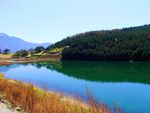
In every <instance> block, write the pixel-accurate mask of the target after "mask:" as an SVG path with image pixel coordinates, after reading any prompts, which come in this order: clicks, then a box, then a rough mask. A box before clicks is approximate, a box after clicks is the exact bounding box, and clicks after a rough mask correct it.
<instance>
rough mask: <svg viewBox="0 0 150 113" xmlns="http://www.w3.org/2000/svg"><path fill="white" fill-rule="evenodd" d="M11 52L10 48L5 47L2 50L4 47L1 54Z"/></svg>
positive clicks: (0, 51)
mask: <svg viewBox="0 0 150 113" xmlns="http://www.w3.org/2000/svg"><path fill="white" fill-rule="evenodd" d="M9 53H10V49H7V48H6V49H4V50H2V49H0V54H9Z"/></svg>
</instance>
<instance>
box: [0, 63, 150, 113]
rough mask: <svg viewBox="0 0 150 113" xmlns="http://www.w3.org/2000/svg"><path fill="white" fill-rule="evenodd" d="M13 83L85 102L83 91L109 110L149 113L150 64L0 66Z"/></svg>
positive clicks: (0, 70) (34, 64)
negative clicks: (114, 108)
mask: <svg viewBox="0 0 150 113" xmlns="http://www.w3.org/2000/svg"><path fill="white" fill-rule="evenodd" d="M0 72H3V73H4V74H5V77H7V78H11V79H14V80H21V81H24V82H30V83H33V84H34V85H36V86H38V87H41V88H45V89H48V90H50V91H57V92H62V93H64V94H66V95H72V96H78V97H80V98H82V99H84V100H86V90H87V88H88V89H89V90H91V91H92V92H93V95H94V96H95V98H96V99H97V100H98V101H99V102H101V103H106V104H107V105H108V106H109V107H113V106H116V105H119V106H120V108H121V109H123V111H125V112H127V113H150V62H145V63H144V62H134V63H128V62H81V61H65V62H57V63H52V62H38V63H29V64H13V65H9V66H1V67H0Z"/></svg>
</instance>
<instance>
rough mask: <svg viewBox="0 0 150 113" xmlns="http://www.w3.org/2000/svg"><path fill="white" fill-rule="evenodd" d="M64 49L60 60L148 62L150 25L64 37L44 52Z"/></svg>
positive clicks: (149, 54) (149, 58)
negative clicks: (59, 48)
mask: <svg viewBox="0 0 150 113" xmlns="http://www.w3.org/2000/svg"><path fill="white" fill-rule="evenodd" d="M66 46H67V48H65V49H64V50H63V51H62V59H63V60H118V61H120V60H133V61H134V60H135V61H145V60H150V25H144V26H138V27H130V28H123V29H114V30H103V31H92V32H85V33H81V34H77V35H74V36H70V37H67V38H65V39H63V40H62V41H59V42H57V43H55V44H53V45H51V46H49V47H48V48H47V50H50V49H53V48H58V47H66Z"/></svg>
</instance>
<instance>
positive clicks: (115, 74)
mask: <svg viewBox="0 0 150 113" xmlns="http://www.w3.org/2000/svg"><path fill="white" fill-rule="evenodd" d="M21 65H22V66H29V65H32V66H35V67H37V68H42V67H45V68H47V69H49V70H52V71H57V72H59V73H63V74H64V75H66V76H70V77H74V78H78V79H84V80H88V81H100V82H137V83H148V84H149V83H150V62H133V63H129V62H90V61H89V62H88V61H86V62H83V61H64V62H37V63H23V64H13V65H8V66H1V67H0V72H3V73H5V72H7V71H9V70H10V69H15V68H18V67H19V66H21Z"/></svg>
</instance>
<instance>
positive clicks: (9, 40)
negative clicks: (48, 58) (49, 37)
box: [0, 33, 50, 52]
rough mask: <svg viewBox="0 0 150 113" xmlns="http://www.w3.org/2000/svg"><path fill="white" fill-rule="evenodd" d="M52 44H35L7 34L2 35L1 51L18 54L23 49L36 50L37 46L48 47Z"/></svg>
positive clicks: (0, 38)
mask: <svg viewBox="0 0 150 113" xmlns="http://www.w3.org/2000/svg"><path fill="white" fill-rule="evenodd" d="M49 45H50V43H33V42H28V41H25V40H23V39H21V38H19V37H15V36H9V35H7V34H5V33H0V49H1V50H4V49H6V48H7V49H10V51H11V52H16V51H18V50H21V49H25V50H28V49H31V48H35V47H37V46H44V47H47V46H49Z"/></svg>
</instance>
